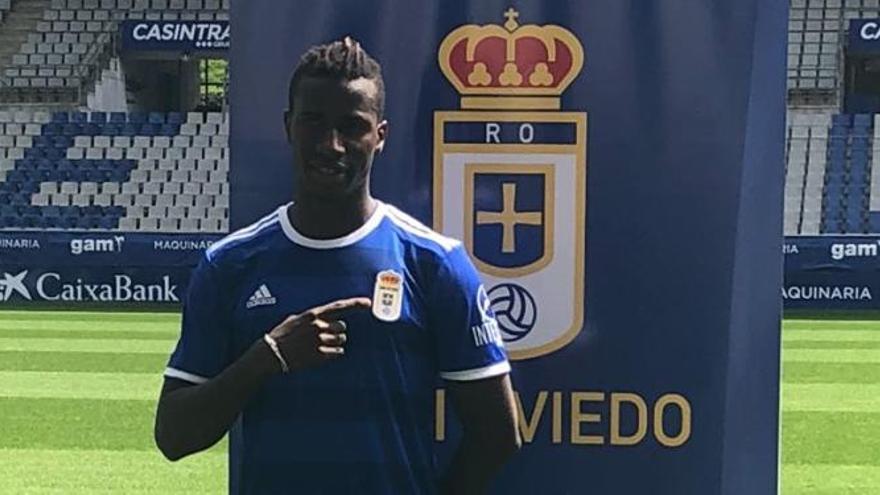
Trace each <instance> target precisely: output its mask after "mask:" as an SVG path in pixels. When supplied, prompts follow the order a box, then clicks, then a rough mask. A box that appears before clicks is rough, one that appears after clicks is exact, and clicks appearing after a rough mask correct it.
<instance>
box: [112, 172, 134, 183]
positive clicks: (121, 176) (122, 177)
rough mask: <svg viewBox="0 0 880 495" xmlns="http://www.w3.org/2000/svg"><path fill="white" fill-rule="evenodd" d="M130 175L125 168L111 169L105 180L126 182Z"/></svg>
mask: <svg viewBox="0 0 880 495" xmlns="http://www.w3.org/2000/svg"><path fill="white" fill-rule="evenodd" d="M130 177H131V175H129V173H128V172H127V171H125V170H111V171H110V176H109V177H108V178H107V180H108V181H109V182H128V179H129V178H130Z"/></svg>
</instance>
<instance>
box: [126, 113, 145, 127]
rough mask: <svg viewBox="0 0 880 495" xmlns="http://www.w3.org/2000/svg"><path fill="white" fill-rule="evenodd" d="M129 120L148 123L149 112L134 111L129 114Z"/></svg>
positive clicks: (133, 122) (134, 122)
mask: <svg viewBox="0 0 880 495" xmlns="http://www.w3.org/2000/svg"><path fill="white" fill-rule="evenodd" d="M128 121H129V122H131V123H132V124H146V123H147V114H145V113H141V112H132V113H130V114H128Z"/></svg>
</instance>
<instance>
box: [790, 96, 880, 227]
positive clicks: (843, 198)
mask: <svg viewBox="0 0 880 495" xmlns="http://www.w3.org/2000/svg"><path fill="white" fill-rule="evenodd" d="M875 120H876V121H877V122H876V123H880V119H877V118H876V117H875V116H873V115H868V114H855V115H848V114H831V113H824V112H798V111H790V112H789V123H788V129H787V139H786V141H787V145H786V150H787V156H786V165H787V166H786V174H785V226H784V230H785V234H786V235H798V234H801V235H817V234H866V233H870V232H880V218H878V215H880V211H878V210H880V172H878V168H880V167H878V166H872V160H876V159H877V152H878V150H880V148H878V146H880V144H878V141H877V140H876V139H875V134H876V133H877V132H878V128H877V126H876V125H875Z"/></svg>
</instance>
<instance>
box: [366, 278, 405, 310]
mask: <svg viewBox="0 0 880 495" xmlns="http://www.w3.org/2000/svg"><path fill="white" fill-rule="evenodd" d="M402 308H403V276H402V275H401V274H399V273H397V272H395V271H394V270H383V271H381V272H379V273H378V274H377V275H376V285H375V287H374V288H373V316H375V317H376V318H378V319H379V320H382V321H397V320H398V319H400V312H401V309H402Z"/></svg>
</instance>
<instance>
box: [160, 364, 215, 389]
mask: <svg viewBox="0 0 880 495" xmlns="http://www.w3.org/2000/svg"><path fill="white" fill-rule="evenodd" d="M165 376H166V377H168V378H177V379H179V380H184V381H187V382H190V383H194V384H196V385H201V384H203V383H205V382H207V381H208V379H207V378H205V377H203V376H199V375H194V374H192V373H187V372H186V371H181V370H179V369H177V368H172V367H170V366H169V367H167V368H165Z"/></svg>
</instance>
